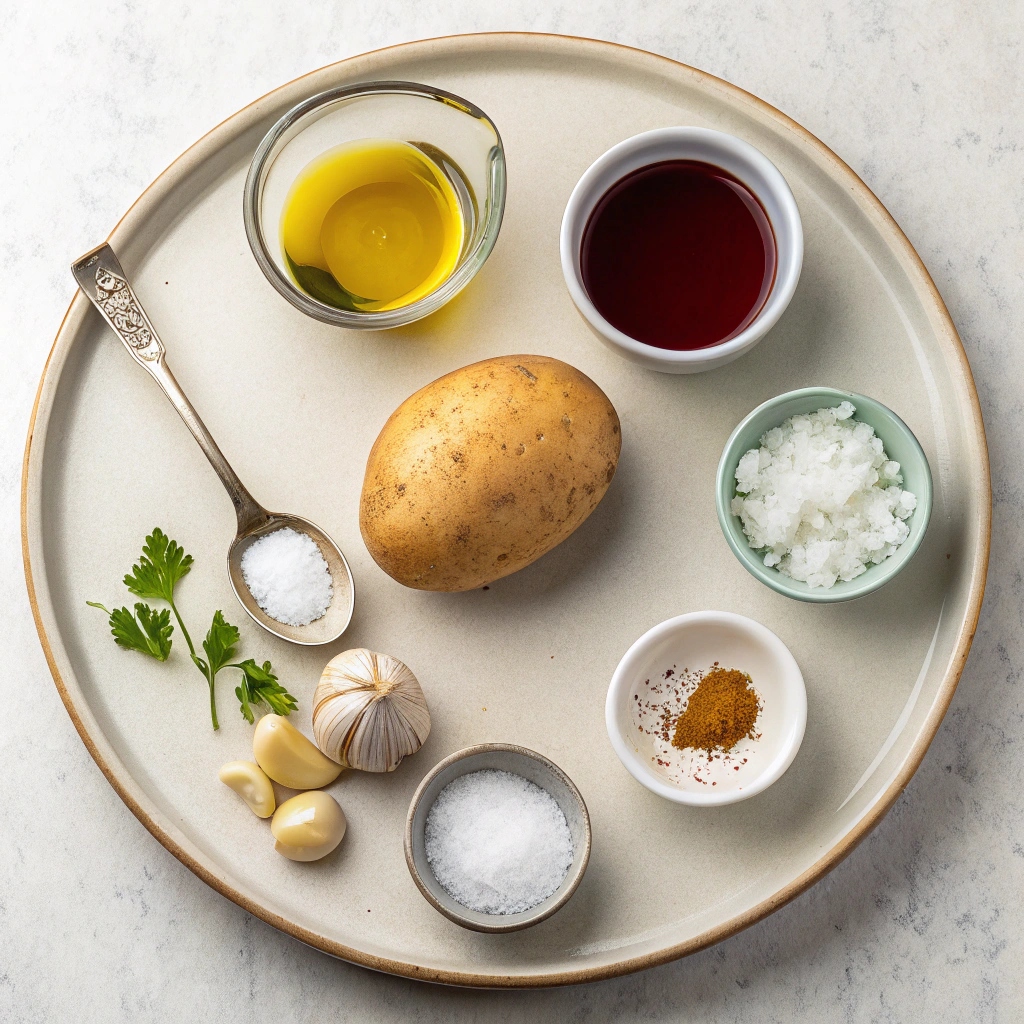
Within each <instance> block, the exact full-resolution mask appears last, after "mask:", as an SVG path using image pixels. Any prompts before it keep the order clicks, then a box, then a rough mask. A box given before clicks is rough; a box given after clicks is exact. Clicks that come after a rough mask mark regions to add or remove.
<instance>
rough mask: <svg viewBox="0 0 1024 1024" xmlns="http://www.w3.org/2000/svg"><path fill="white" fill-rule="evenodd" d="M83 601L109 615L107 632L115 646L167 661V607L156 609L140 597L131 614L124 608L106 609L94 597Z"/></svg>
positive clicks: (169, 621)
mask: <svg viewBox="0 0 1024 1024" xmlns="http://www.w3.org/2000/svg"><path fill="white" fill-rule="evenodd" d="M86 604H88V605H91V606H92V607H93V608H99V609H101V610H102V611H104V612H106V613H107V615H108V616H109V617H110V632H111V634H112V635H113V637H114V642H115V643H116V644H117V646H118V647H123V648H124V649H125V650H126V651H139V652H140V653H141V654H147V655H149V657H151V658H156V660H157V661H166V660H167V656H168V655H169V654H170V653H171V634H172V633H173V632H174V626H172V625H171V613H170V611H169V610H168V609H166V608H165V609H164V610H163V611H160V612H158V611H156V610H155V609H153V608H150V607H149V605H146V604H142V602H141V601H140V602H139V603H138V604H136V605H135V614H134V615H133V614H132V613H131V612H130V611H129V610H128V609H127V608H115V609H114V610H113V611H108V610H107V609H106V608H104V607H103V605H101V604H99V603H97V602H96V601H87V602H86Z"/></svg>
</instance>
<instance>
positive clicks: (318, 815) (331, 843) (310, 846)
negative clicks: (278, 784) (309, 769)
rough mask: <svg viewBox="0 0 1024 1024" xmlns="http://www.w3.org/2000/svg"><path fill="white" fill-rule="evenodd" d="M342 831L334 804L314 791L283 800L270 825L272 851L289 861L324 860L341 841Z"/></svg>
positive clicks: (343, 824)
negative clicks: (272, 834) (272, 837)
mask: <svg viewBox="0 0 1024 1024" xmlns="http://www.w3.org/2000/svg"><path fill="white" fill-rule="evenodd" d="M346 827H347V822H346V821H345V813H344V811H342V809H341V808H340V807H339V806H338V801H337V800H335V799H334V797H333V796H331V795H330V794H328V793H321V792H319V791H318V790H314V791H313V792H312V793H300V794H299V795H298V796H293V797H292V798H291V800H285V802H284V803H283V804H281V806H280V807H278V809H277V812H276V813H275V814H274V818H273V820H272V821H271V822H270V831H271V832H273V833H274V838H275V839H276V840H277V842H276V843H274V849H275V850H277V852H278V853H280V854H282V855H283V856H285V857H287V858H288V859H289V860H304V861H309V860H319V859H320V858H321V857H326V856H327V854H329V853H330V852H331V851H332V850H333V849H335V848H336V847H337V845H338V843H340V842H341V841H342V839H344V837H345V829H346Z"/></svg>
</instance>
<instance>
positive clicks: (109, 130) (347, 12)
mask: <svg viewBox="0 0 1024 1024" xmlns="http://www.w3.org/2000/svg"><path fill="white" fill-rule="evenodd" d="M986 8H987V9H986ZM503 28H508V29H535V30H540V31H555V32H566V33H578V34H581V35H593V36H599V37H603V38H608V39H613V40H617V41H620V42H624V43H630V44H633V45H637V46H641V47H645V48H648V49H652V50H655V51H658V52H661V53H664V54H667V55H668V56H671V57H676V58H678V59H680V60H683V61H686V62H688V63H691V64H694V65H696V66H698V67H701V68H703V69H705V70H707V71H710V72H712V73H714V74H718V75H721V76H723V77H725V78H727V79H729V80H730V81H732V82H735V83H736V84H738V85H741V86H743V87H745V88H747V89H750V90H751V91H752V92H754V93H756V94H758V95H760V96H762V97H763V98H765V99H766V100H768V101H769V102H771V103H774V104H775V105H777V106H779V107H780V108H781V109H783V110H784V111H786V112H787V113H789V114H791V115H792V116H793V117H795V118H796V119H797V120H798V121H800V122H802V123H803V124H804V125H805V126H806V127H807V128H808V129H810V130H811V131H812V132H814V133H815V134H817V135H818V136H819V137H820V138H822V139H823V140H824V141H825V142H826V143H827V144H828V145H830V146H832V147H833V148H834V149H835V150H836V152H838V153H839V155H840V156H842V157H843V158H844V159H846V160H847V161H848V162H849V163H850V164H851V165H852V166H853V167H854V169H855V170H856V171H858V172H859V173H860V174H861V175H862V176H863V177H864V178H865V179H866V180H867V182H868V184H869V185H870V186H871V187H872V188H873V189H874V190H875V191H876V192H877V193H878V195H879V196H880V197H881V199H882V201H883V202H884V203H885V204H886V205H887V206H888V208H889V209H890V210H891V211H892V212H893V214H894V215H895V216H896V218H897V220H898V221H899V222H900V224H901V225H902V226H903V228H904V230H905V231H906V232H907V234H908V235H909V237H910V239H911V241H912V242H913V243H914V244H915V245H916V246H917V248H918V250H919V252H920V253H921V255H922V256H923V258H924V260H925V262H926V264H927V265H928V266H929V268H930V269H931V271H932V273H933V275H934V276H935V278H936V281H937V283H938V286H939V289H940V290H941V291H942V293H943V295H944V296H945V298H946V301H947V303H948V305H949V307H950V310H951V312H952V314H953V318H954V320H955V322H956V323H957V325H958V327H959V328H960V330H961V333H962V335H963V339H964V343H965V345H966V347H967V351H968V354H969V355H970V358H971V361H972V364H973V366H974V370H975V374H976V377H977V380H978V385H979V390H980V393H981V398H982V405H983V409H984V412H985V416H986V420H987V423H988V428H989V440H990V448H991V454H992V460H993V477H994V482H995V520H994V535H993V568H992V571H991V574H990V582H989V591H988V597H987V600H986V604H985V610H984V612H983V618H982V622H981V627H980V629H979V633H978V638H977V640H976V643H975V648H974V652H973V654H972V656H971V660H970V663H969V665H968V668H967V671H966V673H965V675H964V678H963V681H962V683H961V686H960V689H959V691H958V693H957V695H956V698H955V699H954V702H953V706H952V708H951V710H950V713H949V715H948V717H947V720H946V722H945V723H944V725H943V727H942V729H941V730H940V732H939V735H938V737H937V739H936V741H935V743H934V745H933V747H932V750H931V751H930V752H929V754H928V756H927V757H926V758H925V761H924V764H923V765H922V767H921V769H920V771H919V772H918V774H917V776H916V777H915V779H914V781H913V782H912V784H911V785H910V787H909V789H908V791H907V793H906V794H905V795H904V797H903V798H902V799H901V800H900V801H899V802H898V803H897V805H896V807H895V808H894V810H893V811H892V813H891V814H890V815H889V816H888V818H887V819H886V820H885V821H884V822H883V824H882V825H881V827H880V828H879V829H878V830H877V831H876V832H875V833H874V834H873V835H872V836H871V837H870V838H869V839H868V841H867V842H865V843H864V844H863V845H862V846H861V848H860V849H858V850H857V851H855V853H854V854H853V855H852V856H851V857H850V858H849V860H847V861H846V862H845V863H844V864H843V865H841V866H840V867H839V868H838V869H837V870H836V871H835V872H834V873H833V874H832V875H830V876H829V877H828V878H827V879H826V880H825V881H824V882H822V883H821V884H819V885H818V886H816V887H815V888H814V889H812V890H811V891H810V892H809V893H807V894H805V895H804V896H802V897H801V898H800V899H798V900H797V901H795V903H793V904H792V905H791V906H789V907H788V908H786V909H784V910H783V911H781V912H780V913H778V914H776V915H775V916H773V917H771V918H769V919H768V920H766V921H764V922H762V923H761V924H760V925H757V926H755V927H754V928H752V929H750V930H749V931H747V932H746V933H744V934H741V935H739V936H737V937H735V938H733V939H731V940H729V941H727V942H725V943H723V944H721V945H719V946H718V947H715V948H713V949H711V950H708V951H706V952H704V953H701V954H698V955H696V956H694V957H691V958H690V959H688V960H685V961H682V962H680V963H677V964H674V965H670V966H668V967H664V968H660V969H657V970H654V971H650V972H647V973H646V974H642V975H638V976H634V977H630V978H625V979H621V980H618V981H610V982H606V983H602V984H598V985H593V986H589V987H585V988H576V989H566V990H562V991H556V992H536V993H522V994H501V993H472V992H457V991H449V990H444V989H439V988H430V987H424V986H419V985H416V984H413V983H410V982H405V981H398V980H394V979H390V978H386V977H382V976H377V975H374V974H371V973H369V972H367V971H364V970H361V969H359V968H354V967H349V966H347V965H345V964H341V963H337V962H335V961H332V960H330V959H329V958H327V957H325V956H323V955H321V954H319V953H317V952H314V951H312V950H309V949H306V948H305V947H303V946H301V945H300V944H298V943H297V942H295V941H294V940H292V939H289V938H287V937H285V936H283V935H281V934H279V933H277V932H275V931H274V930H273V929H271V928H269V927H267V926H265V925H263V924H262V923H260V922H258V921H256V920H254V919H253V918H251V917H249V916H248V915H246V914H245V913H244V912H242V911H241V910H239V909H238V908H236V907H235V906H234V905H232V904H230V903H228V902H227V901H226V900H224V899H222V898H221V897H220V896H218V895H216V894H215V893H214V892H213V891H212V890H209V889H208V888H206V886H204V885H203V884H202V883H201V882H199V881H198V879H196V878H195V877H194V876H193V875H192V874H190V873H189V872H188V871H187V870H186V869H185V868H184V867H182V866H181V865H180V864H178V862H177V861H175V860H174V859H173V858H171V857H170V855H168V854H167V853H165V851H164V850H163V849H162V848H161V847H160V846H159V845H158V844H157V843H156V842H155V840H153V839H151V838H150V836H149V835H148V834H147V833H146V832H145V831H144V829H143V828H142V827H141V826H140V825H139V824H138V823H137V822H136V820H135V819H134V818H133V817H132V816H131V814H130V813H129V812H128V811H127V809H126V808H125V807H124V806H123V805H122V803H121V802H120V800H119V799H118V798H117V796H116V795H115V794H114V792H113V790H112V789H111V788H110V787H109V786H108V785H107V783H106V782H105V781H104V780H103V778H102V776H101V775H100V773H99V771H98V770H97V769H96V767H95V765H94V764H93V762H92V761H91V759H90V758H89V756H88V754H87V753H86V751H85V748H84V747H83V746H82V744H81V742H80V741H79V739H78V737H77V735H76V734H75V732H74V730H73V728H72V726H71V723H70V720H69V719H68V717H67V715H66V713H65V712H64V709H63V707H62V706H61V704H60V701H59V699H58V697H57V693H56V691H55V689H54V687H53V685H52V683H51V681H50V677H49V673H48V672H47V670H46V666H45V663H44V661H43V657H42V653H41V651H40V649H39V645H38V642H37V640H36V636H35V630H34V628H33V625H32V622H31V617H30V614H29V610H28V602H27V600H26V598H25V593H24V583H23V579H22V571H21V558H20V550H19V544H18V484H19V476H20V466H21V453H22V445H23V441H24V431H25V426H26V423H27V419H28V414H29V410H30V407H31V402H32V397H33V394H34V391H35V387H36V383H37V380H38V376H39V373H40V371H41V368H42V365H43V362H44V359H45V356H46V352H47V351H48V349H49V345H50V342H51V340H52V338H53V335H54V333H55V332H56V329H57V326H58V325H59V322H60V318H61V316H62V314H63V311H64V309H65V307H66V306H67V303H68V301H69V299H70V297H71V295H72V291H73V282H72V280H71V277H70V274H69V273H68V271H67V269H66V268H67V265H68V262H69V261H70V259H72V258H73V257H75V256H77V255H78V254H79V253H81V252H82V251H84V250H85V249H87V248H88V247H89V246H91V245H93V244H95V243H96V242H98V241H99V240H100V239H102V238H103V237H105V235H106V234H107V232H108V231H109V229H110V227H111V225H112V224H113V223H114V222H115V220H116V219H117V218H118V217H119V216H120V214H121V213H122V212H123V211H124V210H125V208H126V207H127V206H128V205H129V204H130V203H131V201H132V200H133V199H134V198H135V197H136V195H137V194H138V193H139V192H140V191H141V190H142V188H144V187H145V186H146V185H147V184H148V183H149V181H150V180H152V178H153V177H155V175H156V174H157V173H159V171H161V170H162V169H163V168H164V166H166V164H168V163H169V162H170V161H171V160H172V159H173V158H174V157H175V156H176V155H177V154H178V153H179V152H180V151H181V150H182V149H184V148H185V147H186V146H187V145H188V144H189V143H191V142H192V141H193V140H194V139H195V138H197V137H198V136H199V135H200V134H202V133H203V132H204V131H205V130H206V129H207V128H209V127H210V126H212V125H213V124H215V123H217V122H218V121H220V120H221V119H222V118H224V117H226V116H227V115H229V114H230V113H232V112H233V111H234V110H236V109H237V108H239V107H240V106H242V105H244V104H245V103H247V102H249V101H250V100H251V99H253V98H255V97H256V96H258V95H259V94H261V93H263V92H264V91H266V90H268V89H270V88H272V87H274V86H275V85H277V84H279V83H281V82H283V81H285V80H287V79H289V78H292V77H294V76H295V75H298V74H300V73H302V72H303V71H306V70H308V69H310V68H313V67H316V66H319V65H321V64H324V63H328V62H330V61H332V60H336V59H339V58H341V57H344V56H348V55H350V54H354V53H357V52H360V51H362V50H366V49H370V48H373V47H377V46H382V45H387V44H390V43H394V42H400V41H402V40H406V39H413V38H417V37H423V36H430V35H439V34H444V33H448V32H459V31H474V30H484V29H503ZM1022 68H1024V8H1022V7H1021V6H1020V5H1019V4H1000V5H996V4H994V3H991V4H985V5H983V6H982V7H979V6H977V5H973V4H966V3H963V4H957V3H952V2H934V0H930V2H924V0H922V2H918V3H909V2H907V3H894V2H891V0H879V2H875V3H870V4H864V3H857V2H854V0H840V2H831V3H826V4H818V3H811V2H808V0H791V2H789V3H786V4H778V5H775V4H770V3H762V4H755V3H750V4H723V3H721V2H720V0H719V2H711V0H697V2H694V3H691V4H688V5H686V6H683V5H675V4H669V3H660V4H659V3H645V2H643V0H620V2H618V3H614V4H613V3H607V2H602V3H593V4H589V5H584V4H556V3H537V2H525V0H519V2H517V0H512V2H505V3H497V2H494V0H486V2H478V3H473V4H470V3H462V4H459V3H456V2H453V0H447V2H445V0H435V2H433V3H423V4H413V3H409V2H403V3H398V4H390V5H387V7H386V9H384V10H379V9H376V8H375V7H371V6H370V5H355V4H351V3H347V2H346V3H335V4H330V5H329V4H319V3H308V2H304V0H298V2H293V3H290V4H287V5H278V4H270V3H267V2H266V0H259V2H256V3H251V4H243V3H239V2H237V0H228V2H224V3H221V4H218V5H210V9H209V10H207V9H206V7H204V6H200V5H195V6H192V7H186V6H184V5H182V6H177V5H168V4H158V3H155V2H152V0H143V2H132V3H129V2H125V0H112V2H110V3H108V4H104V5H98V6H97V5H83V4H72V3H70V2H67V0H62V2H52V0H51V2H45V0H40V2H38V3H36V4H34V5H28V4H21V5H18V8H17V9H15V8H14V5H13V4H11V5H7V7H6V8H5V10H4V14H3V31H2V32H0V82H2V86H0V109H2V111H3V115H4V122H5V131H4V136H3V141H2V143H0V268H2V270H3V277H4V280H5V282H6V285H7V287H6V295H7V301H6V307H7V308H6V312H5V314H4V316H3V318H2V320H0V344H2V346H3V347H2V361H3V366H4V372H3V373H2V374H0V381H2V386H3V396H4V401H3V404H2V407H0V489H2V494H3V506H2V518H0V558H2V562H0V607H2V608H3V611H4V616H3V620H2V621H3V623H4V628H3V631H2V632H0V637H2V639H3V651H4V656H5V662H6V664H5V669H4V672H3V684H2V685H3V693H4V695H5V700H4V704H5V707H6V709H7V714H5V715H4V716H3V718H2V723H3V724H2V726H0V743H2V746H3V749H4V750H5V751H6V752H7V757H6V759H5V760H6V764H7V766H8V770H7V778H6V783H5V787H4V788H5V792H6V796H7V801H6V807H5V809H4V810H5V813H4V821H5V826H4V827H3V828H2V829H0V1019H2V1020H4V1021H8V1020H10V1021H12V1022H14V1021H17V1022H21V1021H61V1020H69V1019H77V1020H83V1021H86V1020H88V1021H93V1020H95V1021H161V1022H163V1021H179V1020H180V1021H186V1020H188V1021H192V1020H206V1019H209V1020H217V1021H219V1022H229V1021H236V1020H237V1021H251V1020H261V1021H262V1020H266V1021H275V1020H297V1021H305V1020H320V1019H330V1020H335V1021H353V1022H356V1021H360V1022H362V1021H374V1022H377V1021H380V1022H390V1021H398V1020H417V1021H425V1022H426V1021H431V1022H432V1021H449V1020H451V1021H477V1020H485V1019H492V1018H493V1019H499V1020H508V1021H538V1020H543V1021H548V1020H551V1021H555V1020H558V1021H569V1022H574V1021H588V1022H591V1021H592V1022H598V1021H601V1022H604V1021H659V1022H661V1021H665V1022H668V1021H677V1020H691V1019H693V1020H697V1019H701V1020H707V1021H716V1022H717V1021H722V1022H727V1021H739V1020H757V1021H791V1020H808V1021H832V1020H837V1021H918V1020H920V1021H937V1020H957V1021H968V1020H970V1021H985V1022H987V1021H1013V1020H1017V1019H1019V1018H1020V1017H1021V1016H1022V1015H1024V966H1022V956H1021V954H1022V942H1021V939H1022V936H1024V921H1022V920H1021V912H1020V903H1021V899H1020V893H1021V890H1022V883H1024V797H1022V795H1021V794H1022V792H1024V761H1022V758H1021V753H1020V746H1021V741H1022V740H1024V701H1022V698H1021V692H1020V677H1021V672H1022V668H1024V644H1022V642H1021V639H1020V635H1021V631H1022V630H1024V583H1022V569H1024V566H1022V563H1024V557H1022V554H1021V552H1020V550H1019V548H1018V547H1017V546H1016V542H1015V538H1016V537H1017V535H1018V531H1017V530H1016V529H1015V528H1014V526H1013V516H1014V514H1017V515H1020V514H1021V512H1022V511H1024V494H1022V490H1021V487H1020V486H1019V485H1018V484H1016V483H1014V480H1015V478H1014V476H1013V473H1014V471H1015V470H1016V471H1018V472H1019V467H1020V464H1021V460H1020V458H1019V450H1018V444H1019V442H1018V440H1017V439H1018V437H1019V436H1020V434H1021V431H1022V429H1024V403H1022V401H1021V398H1020V397H1019V396H1020V379H1021V375H1022V371H1024V356H1022V355H1021V353H1020V350H1019V348H1018V346H1017V339H1018V336H1019V334H1020V330H1021V327H1022V326H1024V281H1022V277H1024V269H1022V268H1024V224H1022V221H1024V120H1022V117H1021V114H1022V112H1024V72H1022Z"/></svg>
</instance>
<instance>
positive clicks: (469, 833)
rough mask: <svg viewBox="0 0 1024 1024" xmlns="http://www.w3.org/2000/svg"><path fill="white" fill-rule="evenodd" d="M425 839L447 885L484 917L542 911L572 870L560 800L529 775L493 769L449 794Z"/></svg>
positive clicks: (456, 784)
mask: <svg viewBox="0 0 1024 1024" xmlns="http://www.w3.org/2000/svg"><path fill="white" fill-rule="evenodd" d="M424 840H425V845H426V854H427V863H428V864H429V865H430V870H431V871H433V873H434V877H435V878H436V879H437V880H438V882H440V884H441V887H442V888H443V889H444V890H445V892H447V893H448V895H449V896H451V897H452V899H454V900H456V901H457V902H459V903H461V904H462V906H464V907H468V908H469V909H470V910H476V911H478V912H480V913H482V914H501V915H504V914H521V913H522V912H523V911H525V910H529V909H531V908H532V907H535V906H537V904H538V903H541V902H542V901H543V900H546V899H547V898H548V897H549V896H550V895H551V894H552V893H553V892H554V891H555V890H556V889H557V888H558V887H559V886H560V885H561V884H562V880H563V879H564V878H565V876H566V875H567V874H568V872H569V868H570V867H572V859H573V845H572V835H571V834H570V832H569V825H568V822H567V821H566V820H565V815H564V814H563V813H562V810H561V808H560V807H559V806H558V804H557V803H556V802H555V799H554V797H552V796H551V794H550V793H548V792H547V791H546V790H544V789H542V788H541V787H540V786H538V785H536V784H534V783H532V782H530V781H529V780H528V779H524V778H523V777H522V776H521V775H514V774H513V773H511V772H503V771H496V770H494V769H490V768H488V769H485V770H483V771H479V772H471V773H470V774H468V775H462V776H460V777H459V778H457V779H455V780H454V781H453V782H449V783H448V785H447V786H445V787H444V789H442V790H441V792H440V793H439V794H438V796H437V799H436V800H435V801H434V804H433V806H432V807H431V808H430V812H429V813H428V814H427V822H426V828H425V831H424Z"/></svg>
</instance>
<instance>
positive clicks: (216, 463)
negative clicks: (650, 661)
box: [71, 243, 270, 535]
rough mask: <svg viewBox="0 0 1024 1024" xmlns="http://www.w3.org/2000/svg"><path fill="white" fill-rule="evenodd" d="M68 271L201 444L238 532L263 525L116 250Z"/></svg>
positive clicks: (100, 251)
mask: <svg viewBox="0 0 1024 1024" xmlns="http://www.w3.org/2000/svg"><path fill="white" fill-rule="evenodd" d="M71 272H72V273H73V274H74V275H75V280H76V281H78V286H79V287H80V288H81V289H82V291H83V292H85V294H86V297H87V298H88V299H89V300H90V301H91V302H92V304H93V305H94V306H95V307H96V308H97V309H98V310H99V311H100V313H101V314H102V315H103V319H104V320H106V321H107V323H108V324H109V325H110V326H111V327H112V328H113V330H114V333H115V334H116V335H117V336H118V337H119V338H120V339H121V341H123V342H124V345H125V348H127V349H128V351H129V352H130V353H131V354H132V357H133V358H134V359H135V361H136V362H137V363H138V364H139V365H140V366H142V367H144V368H145V369H146V370H147V371H149V374H150V376H151V377H152V378H153V379H154V380H155V381H156V382H157V384H159V385H160V387H161V389H162V390H163V393H164V394H165V395H166V396H167V397H168V398H169V399H170V401H171V405H173V406H174V408H175V409H177V411H178V415H179V416H180V417H181V418H182V419H183V420H184V421H185V426H186V427H188V429H189V430H191V431H192V436H193V437H194V438H195V439H196V440H197V441H198V442H199V447H200V448H202V449H203V452H204V453H205V455H206V457H207V458H208V459H209V460H210V465H211V466H213V468H214V470H215V472H216V473H217V476H219V477H220V480H221V483H222V484H224V488H225V490H226V491H227V492H228V495H229V496H230V497H231V502H232V504H233V505H234V506H235V515H236V516H237V517H238V532H239V534H240V535H241V534H244V533H248V532H249V530H251V529H253V528H254V527H256V526H259V525H260V524H261V523H264V522H266V521H267V520H268V519H269V518H270V516H269V513H268V512H267V511H266V509H264V508H263V507H262V506H261V505H260V504H259V503H258V502H257V501H256V499H255V498H253V496H252V495H251V494H250V493H249V492H248V491H247V490H246V488H245V486H244V485H243V483H242V481H241V480H239V479H238V475H237V474H236V473H235V471H234V470H233V469H232V468H231V465H230V463H229V462H228V460H227V459H226V458H224V453H223V452H222V451H221V450H220V448H219V447H218V446H217V442H216V441H214V439H213V436H212V435H211V434H210V432H209V430H207V429H206V424H205V423H203V421H202V420H201V419H200V418H199V414H198V413H197V412H196V411H195V409H193V408H192V403H191V402H190V401H189V400H188V399H187V398H186V397H185V392H184V391H182V390H181V386H180V385H179V384H178V382H177V381H176V380H175V379H174V374H172V373H171V371H170V369H169V368H168V366H167V363H166V361H165V359H164V351H165V350H164V346H163V342H162V341H161V340H160V339H159V338H158V337H157V334H156V331H155V330H154V329H153V325H152V323H150V320H149V317H148V316H146V313H145V310H143V308H142V304H141V303H140V302H139V300H138V297H137V296H136V294H135V291H134V289H133V288H132V286H131V284H129V282H128V278H127V276H126V275H125V272H124V271H123V270H122V269H121V264H120V263H119V262H118V259H117V256H116V255H114V250H113V249H111V248H110V246H109V245H107V244H105V243H104V244H103V245H101V246H99V247H98V248H96V249H93V250H92V252H88V253H86V254H85V255H84V256H83V257H82V258H81V259H80V260H76V261H75V262H74V263H73V264H72V265H71Z"/></svg>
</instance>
